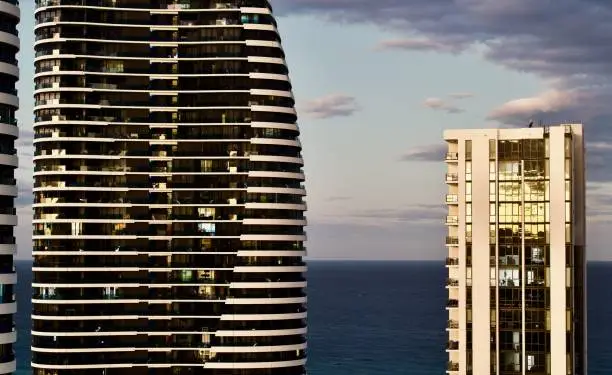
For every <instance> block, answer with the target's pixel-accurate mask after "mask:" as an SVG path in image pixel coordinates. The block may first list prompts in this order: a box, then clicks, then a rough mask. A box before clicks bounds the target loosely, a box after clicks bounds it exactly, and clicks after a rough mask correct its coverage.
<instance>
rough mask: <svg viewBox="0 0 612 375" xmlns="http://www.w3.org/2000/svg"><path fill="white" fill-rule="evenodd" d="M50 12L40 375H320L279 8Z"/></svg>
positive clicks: (42, 21)
mask: <svg viewBox="0 0 612 375" xmlns="http://www.w3.org/2000/svg"><path fill="white" fill-rule="evenodd" d="M1 11H2V7H0V12H1ZM35 18H36V26H35V34H36V41H35V43H34V48H35V52H36V57H35V76H34V83H35V94H34V95H35V107H34V113H35V122H34V148H35V151H34V164H35V169H34V189H33V190H34V204H33V208H34V218H33V227H34V233H33V256H34V267H33V283H32V310H33V311H32V327H33V328H32V369H33V373H34V374H35V375H49V374H53V375H64V374H76V373H78V374H91V375H94V374H95V375H99V374H100V373H102V374H104V375H115V374H116V375H119V374H124V373H125V372H126V371H130V373H133V375H148V374H149V373H151V371H153V372H155V373H156V374H162V375H165V374H167V375H181V374H185V375H187V374H188V375H194V374H216V375H234V374H235V375H238V374H240V375H303V374H305V373H306V370H305V368H306V350H307V342H306V334H307V324H306V320H307V310H306V305H307V295H306V285H307V282H306V278H305V273H306V270H307V267H306V264H305V262H304V260H303V257H304V256H305V255H306V249H305V246H304V243H305V241H306V235H305V231H304V228H305V226H306V218H305V215H304V214H305V211H306V209H307V207H306V204H305V202H304V197H305V195H306V191H305V189H304V180H305V176H304V173H303V170H302V168H303V165H304V161H303V159H302V155H301V149H302V145H301V143H300V141H299V135H300V130H299V127H298V125H297V114H296V110H295V108H294V107H295V101H294V97H293V93H292V87H291V81H290V79H289V71H288V68H287V63H286V61H285V55H284V52H283V49H282V45H281V39H280V36H279V32H278V29H277V25H276V21H275V19H274V16H273V14H272V8H271V6H270V4H269V2H268V1H267V0H223V1H218V0H191V1H177V0H162V1H158V2H152V1H142V0H37V8H36V11H35ZM2 32H6V30H2V29H1V27H0V41H2V40H3V39H2V35H3V34H2ZM9 42H10V40H9ZM9 44H10V43H9ZM9 60H10V59H9ZM4 62H5V61H4V60H2V57H1V56H0V68H1V67H2V66H3V65H1V64H2V63H4ZM9 63H10V61H9ZM13 73H15V72H13ZM6 74H7V75H6V76H1V75H0V115H1V114H2V112H1V111H2V109H3V108H4V107H2V106H3V105H5V106H6V108H9V109H10V108H13V107H15V106H16V104H17V103H16V102H14V101H13V102H12V101H11V100H12V95H14V94H15V93H14V91H12V90H5V91H3V90H2V88H1V82H2V80H3V79H5V80H6V81H7V82H11V79H12V78H10V77H11V72H10V71H7V72H6ZM13 76H14V75H13ZM3 103H4V104H3ZM11 106H12V107H11ZM11 115H14V111H13V112H12V113H11V112H7V116H8V117H7V119H8V120H9V121H7V122H6V123H5V124H6V125H7V126H14V124H12V123H11V121H10V119H12V118H14V117H11ZM0 119H2V117H0ZM16 134H17V133H12V132H11V131H10V129H9V128H4V127H3V122H2V121H0V140H1V139H2V137H4V136H11V137H14V135H16ZM0 151H1V150H0ZM12 156H13V154H10V153H8V154H7V155H2V154H0V171H1V170H2V168H6V169H7V170H8V168H14V167H15V166H16V165H17V164H16V159H12V158H11V157H12ZM10 177H11V178H12V175H11V176H10ZM8 185H10V184H8ZM5 190H6V192H7V193H13V192H12V191H11V190H10V189H7V188H6V187H5V186H4V184H3V183H2V181H0V194H1V193H2V192H3V191H5ZM10 196H11V197H12V196H13V195H10ZM12 223H13V220H12V217H11V216H10V213H5V212H0V228H2V226H3V225H4V224H6V225H11V224H12ZM10 237H11V238H12V232H11V233H10ZM13 243H14V240H13ZM0 250H1V247H0ZM9 250H10V249H7V251H9ZM2 254H4V252H2V251H0V257H2V256H3V255H2ZM2 280H3V279H2V278H1V277H0V282H1V281H2ZM1 307H2V306H1V305H0V312H1ZM7 308H8V307H7ZM1 339H2V335H1V333H0V343H1ZM0 345H1V344H0ZM83 353H86V355H83Z"/></svg>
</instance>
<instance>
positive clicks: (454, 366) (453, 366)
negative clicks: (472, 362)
mask: <svg viewBox="0 0 612 375" xmlns="http://www.w3.org/2000/svg"><path fill="white" fill-rule="evenodd" d="M446 371H459V363H457V362H453V361H449V362H448V363H447V364H446Z"/></svg>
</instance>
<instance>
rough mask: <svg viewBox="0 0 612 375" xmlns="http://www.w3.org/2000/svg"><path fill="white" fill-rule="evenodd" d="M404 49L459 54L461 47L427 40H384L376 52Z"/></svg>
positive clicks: (377, 46) (378, 45)
mask: <svg viewBox="0 0 612 375" xmlns="http://www.w3.org/2000/svg"><path fill="white" fill-rule="evenodd" d="M390 49H403V50H409V51H431V52H443V53H459V52H461V47H459V46H458V45H455V44H452V43H443V42H440V41H435V40H431V39H427V38H405V39H389V40H383V41H381V42H379V43H378V44H377V45H376V50H379V51H380V50H390Z"/></svg>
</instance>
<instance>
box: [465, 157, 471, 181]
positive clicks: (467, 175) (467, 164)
mask: <svg viewBox="0 0 612 375" xmlns="http://www.w3.org/2000/svg"><path fill="white" fill-rule="evenodd" d="M465 180H466V181H470V180H472V162H471V161H466V162H465Z"/></svg>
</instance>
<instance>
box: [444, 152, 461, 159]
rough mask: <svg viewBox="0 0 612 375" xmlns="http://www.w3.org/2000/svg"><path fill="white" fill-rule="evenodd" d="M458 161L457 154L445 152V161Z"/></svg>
mask: <svg viewBox="0 0 612 375" xmlns="http://www.w3.org/2000/svg"><path fill="white" fill-rule="evenodd" d="M457 160H459V153H458V152H447V153H446V161H457Z"/></svg>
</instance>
